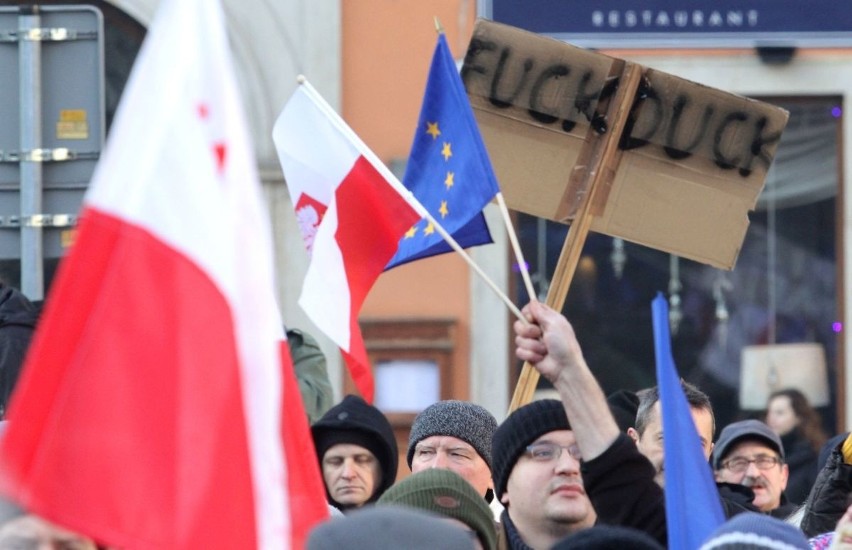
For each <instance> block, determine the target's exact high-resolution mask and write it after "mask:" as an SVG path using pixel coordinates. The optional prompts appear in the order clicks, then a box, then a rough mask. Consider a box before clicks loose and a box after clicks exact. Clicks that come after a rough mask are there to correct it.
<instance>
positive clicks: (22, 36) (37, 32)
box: [0, 27, 98, 42]
mask: <svg viewBox="0 0 852 550" xmlns="http://www.w3.org/2000/svg"><path fill="white" fill-rule="evenodd" d="M97 38H98V33H97V31H78V30H75V29H69V28H66V27H44V28H36V29H18V30H16V31H3V32H0V42H22V41H25V40H26V41H30V42H62V41H65V40H96V39H97Z"/></svg>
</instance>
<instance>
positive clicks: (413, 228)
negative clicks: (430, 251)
mask: <svg viewBox="0 0 852 550" xmlns="http://www.w3.org/2000/svg"><path fill="white" fill-rule="evenodd" d="M416 234H417V226H416V225H412V226H411V229H409V230H408V231H406V232H405V238H406V239H410V238H412V237H413V236H414V235H416Z"/></svg>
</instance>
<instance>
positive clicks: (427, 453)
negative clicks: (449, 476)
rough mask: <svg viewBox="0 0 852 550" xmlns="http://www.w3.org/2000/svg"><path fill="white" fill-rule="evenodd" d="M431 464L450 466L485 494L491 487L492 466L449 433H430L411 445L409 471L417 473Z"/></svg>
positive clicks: (448, 468)
mask: <svg viewBox="0 0 852 550" xmlns="http://www.w3.org/2000/svg"><path fill="white" fill-rule="evenodd" d="M430 468H440V469H444V470H451V471H453V472H455V473H457V474H458V475H460V476H462V477H463V478H464V479H466V480H467V482H468V483H470V484H471V485H473V488H474V489H476V492H477V493H479V494H480V495H483V496H485V492H486V491H487V490H488V489H490V488H491V487H492V483H491V470H490V469H489V468H488V464H487V463H486V462H485V460H484V459H483V458H482V457H481V456H479V453H477V452H476V449H474V448H473V446H472V445H471V444H470V443H467V442H465V441H462V440H461V439H459V438H457V437H453V436H450V435H433V436H431V437H427V438H426V439H422V440H420V441H419V442H418V443H417V445H415V446H414V456H413V457H412V459H411V472H412V473H414V474H416V473H417V472H421V471H423V470H428V469H430Z"/></svg>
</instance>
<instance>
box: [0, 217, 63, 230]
mask: <svg viewBox="0 0 852 550" xmlns="http://www.w3.org/2000/svg"><path fill="white" fill-rule="evenodd" d="M75 225H77V216H76V215H74V214H33V215H32V216H14V215H13V216H0V229H3V228H6V229H8V228H15V229H17V228H19V227H73V226H75Z"/></svg>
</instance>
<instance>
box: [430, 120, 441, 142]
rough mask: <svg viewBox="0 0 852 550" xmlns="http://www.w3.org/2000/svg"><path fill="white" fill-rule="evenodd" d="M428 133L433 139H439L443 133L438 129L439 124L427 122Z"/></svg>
mask: <svg viewBox="0 0 852 550" xmlns="http://www.w3.org/2000/svg"><path fill="white" fill-rule="evenodd" d="M426 133H427V134H429V135H430V136H432V139H438V136H440V135H441V131H440V130H439V129H438V123H437V122H427V123H426Z"/></svg>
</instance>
